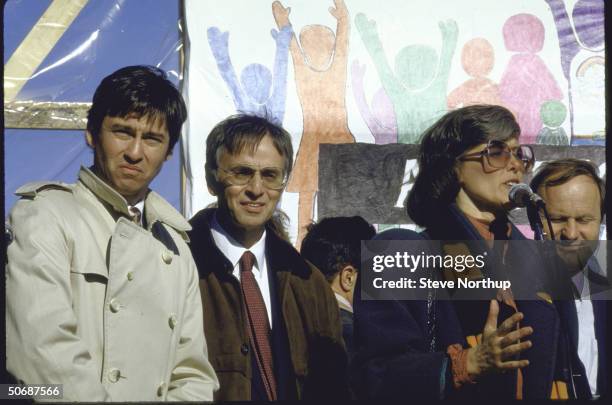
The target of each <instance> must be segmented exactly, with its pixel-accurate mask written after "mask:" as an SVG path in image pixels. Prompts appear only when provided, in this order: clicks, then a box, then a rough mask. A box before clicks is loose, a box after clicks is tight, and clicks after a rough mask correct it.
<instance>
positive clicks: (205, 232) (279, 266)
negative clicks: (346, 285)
mask: <svg viewBox="0 0 612 405" xmlns="http://www.w3.org/2000/svg"><path fill="white" fill-rule="evenodd" d="M215 212H216V208H206V209H203V210H201V211H200V212H198V213H197V214H196V215H194V217H193V218H192V219H191V220H190V221H189V222H190V223H191V225H192V227H193V230H192V231H191V232H189V233H188V235H189V237H190V239H191V247H192V248H191V249H192V252H193V255H194V258H195V257H196V256H197V257H198V259H196V263H207V264H208V263H210V266H208V265H207V266H199V268H198V270H199V271H200V277H202V276H203V274H202V273H210V272H222V273H227V274H231V272H232V270H233V266H232V265H231V263H230V262H229V260H228V259H227V258H226V257H225V255H224V254H223V253H222V252H221V250H219V248H218V247H217V245H216V244H215V242H214V239H213V236H212V233H211V231H210V223H211V222H210V221H211V220H212V218H213V216H214V214H215ZM266 254H267V255H266V259H267V260H268V268H269V269H270V270H272V271H273V272H274V273H279V272H290V273H293V274H294V275H297V276H299V277H302V278H308V276H309V275H310V273H311V270H310V267H308V264H306V261H305V260H304V259H303V258H302V257H301V256H300V254H299V253H298V252H297V250H295V248H294V247H293V246H291V244H290V243H289V242H287V241H285V240H283V239H281V238H280V237H279V236H278V235H277V234H276V233H275V232H274V231H273V230H272V229H271V228H269V227H266ZM204 267H205V268H204Z"/></svg>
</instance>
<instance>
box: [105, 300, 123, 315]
mask: <svg viewBox="0 0 612 405" xmlns="http://www.w3.org/2000/svg"><path fill="white" fill-rule="evenodd" d="M108 307H109V308H110V310H111V311H112V312H115V313H116V312H119V308H121V304H119V301H117V298H113V299H111V300H110V302H109V304H108Z"/></svg>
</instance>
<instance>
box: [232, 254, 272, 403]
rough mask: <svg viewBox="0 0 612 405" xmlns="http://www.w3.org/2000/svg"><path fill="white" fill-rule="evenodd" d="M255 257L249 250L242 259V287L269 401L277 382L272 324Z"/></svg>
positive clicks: (258, 362)
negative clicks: (255, 268) (259, 284)
mask: <svg viewBox="0 0 612 405" xmlns="http://www.w3.org/2000/svg"><path fill="white" fill-rule="evenodd" d="M254 262H255V256H254V255H253V253H251V252H249V251H248V250H247V251H246V252H244V253H243V254H242V257H241V258H240V287H241V289H242V295H243V297H244V303H245V306H246V311H245V312H246V314H247V318H248V322H249V340H250V341H251V347H252V348H253V350H254V354H255V359H256V360H257V366H258V367H259V371H260V373H261V379H262V380H263V383H264V386H265V388H266V393H267V394H268V399H269V400H271V401H273V400H276V380H275V378H274V368H273V365H272V364H273V363H272V347H271V346H270V324H269V323H268V312H267V311H266V305H265V303H264V300H263V297H262V296H261V291H259V286H258V285H257V281H256V280H255V277H254V276H253V272H252V269H253V263H254Z"/></svg>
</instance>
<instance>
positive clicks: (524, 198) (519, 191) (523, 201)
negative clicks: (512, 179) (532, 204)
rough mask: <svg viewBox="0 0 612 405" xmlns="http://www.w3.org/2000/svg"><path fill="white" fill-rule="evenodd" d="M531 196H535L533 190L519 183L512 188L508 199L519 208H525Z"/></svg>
mask: <svg viewBox="0 0 612 405" xmlns="http://www.w3.org/2000/svg"><path fill="white" fill-rule="evenodd" d="M531 194H533V191H531V188H530V187H529V186H528V185H527V184H525V183H517V184H515V185H513V186H512V187H510V191H509V192H508V199H509V200H510V201H512V202H513V203H514V204H516V205H517V206H518V207H524V206H526V205H527V202H528V201H529V196H531Z"/></svg>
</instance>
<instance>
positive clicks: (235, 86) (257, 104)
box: [207, 25, 293, 125]
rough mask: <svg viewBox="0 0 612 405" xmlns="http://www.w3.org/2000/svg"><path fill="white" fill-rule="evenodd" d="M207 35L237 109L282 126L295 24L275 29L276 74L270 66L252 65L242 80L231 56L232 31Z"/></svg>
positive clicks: (213, 29)
mask: <svg viewBox="0 0 612 405" xmlns="http://www.w3.org/2000/svg"><path fill="white" fill-rule="evenodd" d="M207 34H208V43H209V45H210V50H211V51H212V53H213V56H214V57H215V60H216V62H217V68H218V69H219V73H220V74H221V77H222V78H223V80H224V81H225V84H226V85H227V87H228V88H229V90H230V92H231V94H232V99H233V100H234V105H235V107H236V110H237V111H240V112H243V113H247V114H253V115H257V116H260V117H267V118H268V119H269V120H270V121H273V122H274V123H275V124H278V125H281V124H282V122H283V118H284V115H285V99H286V94H287V59H288V54H289V41H290V40H291V36H292V34H293V30H292V29H291V25H287V26H284V27H282V28H281V29H280V30H279V31H277V30H275V29H272V30H271V34H272V38H273V39H274V41H275V42H276V55H275V57H274V75H272V73H270V69H268V68H267V67H265V66H263V65H261V64H259V63H251V64H250V65H248V66H246V67H245V68H244V69H243V70H242V73H241V74H240V81H238V78H237V76H236V72H235V70H234V65H233V64H232V60H231V58H230V55H229V47H228V42H229V32H227V31H226V32H221V31H220V30H219V28H217V27H210V28H208V30H207ZM271 89H272V92H270V90H271ZM270 93H271V94H270Z"/></svg>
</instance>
